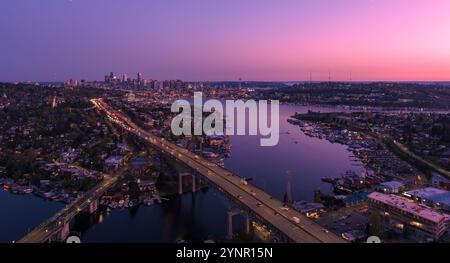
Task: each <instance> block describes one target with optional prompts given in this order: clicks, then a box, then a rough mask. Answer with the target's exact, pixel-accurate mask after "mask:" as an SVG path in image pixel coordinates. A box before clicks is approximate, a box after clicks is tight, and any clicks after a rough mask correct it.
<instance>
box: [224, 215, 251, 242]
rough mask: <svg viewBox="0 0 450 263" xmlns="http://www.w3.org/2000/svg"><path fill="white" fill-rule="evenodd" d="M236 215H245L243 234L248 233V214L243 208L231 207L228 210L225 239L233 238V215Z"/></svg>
mask: <svg viewBox="0 0 450 263" xmlns="http://www.w3.org/2000/svg"><path fill="white" fill-rule="evenodd" d="M236 215H243V216H245V234H249V233H250V216H249V215H248V214H247V213H246V212H245V211H243V210H237V209H233V210H231V211H228V222H227V223H228V226H227V239H228V240H231V239H233V217H234V216H236Z"/></svg>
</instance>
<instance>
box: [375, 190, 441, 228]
mask: <svg viewBox="0 0 450 263" xmlns="http://www.w3.org/2000/svg"><path fill="white" fill-rule="evenodd" d="M369 199H373V200H376V201H379V202H382V203H384V204H387V205H389V206H392V207H396V208H398V209H401V210H403V211H405V212H408V213H411V214H413V215H415V216H418V217H421V218H424V219H426V220H430V221H432V222H435V223H439V222H441V221H443V220H445V215H444V214H441V213H439V212H437V211H435V210H433V209H431V208H430V207H428V206H425V205H422V204H416V203H413V202H409V201H407V200H405V199H404V198H402V197H400V196H397V195H386V194H382V193H378V192H373V193H371V194H369Z"/></svg>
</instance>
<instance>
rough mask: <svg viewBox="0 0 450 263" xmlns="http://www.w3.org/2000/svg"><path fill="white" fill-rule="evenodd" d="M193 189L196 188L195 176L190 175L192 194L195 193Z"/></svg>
mask: <svg viewBox="0 0 450 263" xmlns="http://www.w3.org/2000/svg"><path fill="white" fill-rule="evenodd" d="M195 189H196V186H195V174H192V192H193V193H195Z"/></svg>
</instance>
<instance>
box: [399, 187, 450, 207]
mask: <svg viewBox="0 0 450 263" xmlns="http://www.w3.org/2000/svg"><path fill="white" fill-rule="evenodd" d="M407 194H409V195H411V196H413V197H418V198H421V199H426V200H431V201H433V202H435V203H440V204H445V205H447V206H450V192H449V191H446V190H442V189H437V188H433V187H427V188H420V189H416V190H412V191H409V192H407Z"/></svg>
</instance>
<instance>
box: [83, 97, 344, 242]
mask: <svg viewBox="0 0 450 263" xmlns="http://www.w3.org/2000/svg"><path fill="white" fill-rule="evenodd" d="M92 102H93V103H94V105H95V106H97V107H98V108H99V109H101V110H104V111H105V112H106V114H107V115H108V117H109V118H110V119H111V120H112V121H114V122H116V123H117V124H119V125H120V126H121V127H122V128H124V129H126V130H128V131H129V132H131V133H134V134H135V135H137V136H138V137H140V138H142V139H144V140H146V141H147V142H149V143H150V144H151V145H152V146H153V147H155V148H157V149H158V150H160V151H162V152H164V153H166V154H168V155H169V156H171V157H172V158H174V159H176V160H178V161H180V162H182V163H184V164H186V165H187V166H189V167H190V168H192V169H194V170H195V171H196V172H197V173H198V174H200V175H202V176H204V177H205V178H206V179H207V180H209V181H210V182H212V183H213V184H214V185H215V186H216V187H218V188H219V190H221V191H223V192H226V193H227V194H228V195H231V196H233V197H235V200H236V201H237V202H239V203H240V204H241V205H242V206H244V207H247V208H248V209H249V210H251V212H252V213H254V214H255V215H257V216H258V217H260V218H262V219H264V220H265V221H266V222H267V223H268V224H270V225H271V226H272V227H274V228H276V229H277V230H279V231H281V232H282V233H283V234H284V235H286V236H287V237H289V239H291V240H292V241H294V242H298V243H317V242H324V243H342V242H345V241H344V240H343V239H341V238H339V237H338V236H336V235H334V234H333V233H330V232H329V231H327V230H326V229H324V228H322V227H321V226H320V225H318V224H317V223H315V222H313V221H311V220H310V219H308V218H307V217H305V216H304V215H302V214H301V213H299V212H297V211H295V210H293V209H289V210H286V209H283V203H282V202H281V201H280V200H277V199H276V198H274V197H272V196H271V195H270V194H268V193H266V192H265V191H263V190H261V189H260V188H258V187H256V186H254V185H251V184H248V185H244V184H242V183H241V180H240V178H239V177H238V176H236V175H233V174H232V173H231V172H230V171H227V170H225V169H224V168H222V167H220V166H218V165H216V164H215V163H212V162H210V161H208V160H206V159H204V158H201V157H200V156H198V155H196V154H195V153H192V152H190V151H188V150H187V149H184V148H181V147H179V146H177V145H175V144H173V143H170V142H168V141H166V140H164V139H162V138H159V137H157V136H154V135H153V134H151V133H149V132H147V131H145V130H143V129H142V128H140V127H138V126H137V125H136V124H134V123H133V122H132V121H131V120H130V119H129V118H128V117H126V116H124V115H123V114H121V113H120V112H118V111H115V110H114V109H112V108H111V107H110V106H109V105H108V104H107V103H105V102H104V101H103V100H102V99H98V100H92ZM294 217H297V218H299V219H300V223H296V222H295V220H294Z"/></svg>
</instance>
